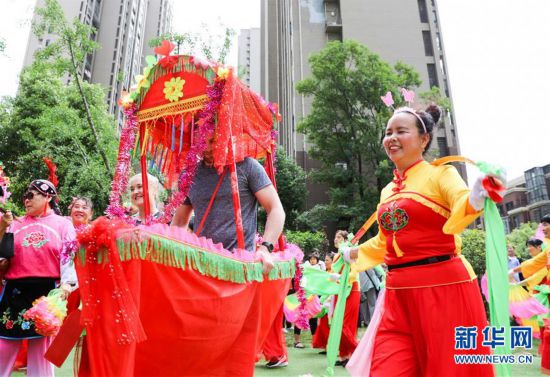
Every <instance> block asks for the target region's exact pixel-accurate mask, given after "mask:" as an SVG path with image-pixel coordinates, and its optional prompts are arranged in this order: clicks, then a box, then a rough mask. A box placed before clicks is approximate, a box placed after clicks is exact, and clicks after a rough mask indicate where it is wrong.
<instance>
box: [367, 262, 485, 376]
mask: <svg viewBox="0 0 550 377" xmlns="http://www.w3.org/2000/svg"><path fill="white" fill-rule="evenodd" d="M407 269H412V268H407ZM385 304H386V307H385V311H384V314H383V317H382V320H381V323H380V326H379V328H378V332H377V334H376V340H375V343H374V354H373V360H372V365H371V376H374V377H379V376H391V377H404V376H407V377H409V376H426V377H430V376H433V377H436V376H445V377H458V376H476V377H478V376H493V375H494V371H493V366H492V365H488V364H470V365H460V364H458V365H457V364H456V363H455V361H454V355H455V354H490V348H486V347H482V346H481V342H482V340H483V337H482V332H481V331H482V330H483V328H484V327H485V326H487V319H486V315H485V310H484V307H483V303H482V301H481V294H480V292H479V287H478V284H477V281H476V280H473V281H467V282H463V283H456V284H449V285H441V286H435V287H427V288H403V289H391V288H390V287H389V286H388V290H387V293H386V301H385ZM458 326H466V327H467V326H470V327H471V326H477V329H478V331H477V334H478V335H477V349H474V350H455V327H458Z"/></svg>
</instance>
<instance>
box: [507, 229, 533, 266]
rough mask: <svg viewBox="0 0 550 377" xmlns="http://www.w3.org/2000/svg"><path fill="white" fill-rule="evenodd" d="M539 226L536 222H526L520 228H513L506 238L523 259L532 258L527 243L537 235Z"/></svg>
mask: <svg viewBox="0 0 550 377" xmlns="http://www.w3.org/2000/svg"><path fill="white" fill-rule="evenodd" d="M537 226H538V224H537V223H534V222H528V223H524V224H521V225H520V226H519V228H516V229H514V230H512V232H511V233H510V234H508V235H507V236H506V240H507V241H508V243H509V244H510V245H512V246H513V247H514V250H515V251H516V254H517V255H518V256H519V257H520V258H521V259H522V260H527V259H529V258H531V256H530V255H529V251H528V250H527V246H526V245H525V243H526V242H527V240H528V239H529V238H531V237H533V236H534V235H535V232H536V230H537Z"/></svg>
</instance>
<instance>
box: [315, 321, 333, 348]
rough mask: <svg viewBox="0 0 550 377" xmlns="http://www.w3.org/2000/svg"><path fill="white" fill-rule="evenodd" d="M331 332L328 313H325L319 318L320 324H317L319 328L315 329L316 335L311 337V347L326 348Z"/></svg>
mask: <svg viewBox="0 0 550 377" xmlns="http://www.w3.org/2000/svg"><path fill="white" fill-rule="evenodd" d="M329 332H330V327H329V325H328V315H325V316H322V317H321V318H319V325H318V326H317V330H315V335H313V338H312V339H311V347H313V348H321V349H326V348H327V342H328V334H329Z"/></svg>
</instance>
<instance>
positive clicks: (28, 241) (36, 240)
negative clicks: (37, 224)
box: [21, 231, 50, 249]
mask: <svg viewBox="0 0 550 377" xmlns="http://www.w3.org/2000/svg"><path fill="white" fill-rule="evenodd" d="M49 241H50V240H49V239H48V238H46V235H45V234H44V233H42V232H40V231H37V232H31V233H27V234H26V235H25V238H24V239H23V242H22V243H21V245H23V246H24V247H28V246H33V247H35V248H37V249H39V248H41V247H42V246H44V245H45V244H46V243H48V242H49Z"/></svg>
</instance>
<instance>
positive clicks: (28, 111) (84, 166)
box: [0, 62, 117, 209]
mask: <svg viewBox="0 0 550 377" xmlns="http://www.w3.org/2000/svg"><path fill="white" fill-rule="evenodd" d="M82 87H83V90H84V91H85V93H86V96H87V98H88V101H89V109H90V112H91V116H92V117H93V119H94V122H95V124H96V127H97V130H98V134H99V136H100V139H99V142H100V143H101V145H102V147H103V148H104V150H105V151H106V153H107V156H108V158H109V160H110V161H111V163H112V162H114V160H115V158H116V148H117V137H116V133H115V130H114V127H113V125H114V120H113V119H112V117H111V116H110V115H108V113H107V109H106V105H105V100H104V97H105V95H104V92H103V89H102V88H101V87H100V86H98V85H92V84H89V83H85V82H83V83H82ZM0 108H4V109H6V108H8V110H4V111H5V112H4V114H3V115H0V161H3V162H4V164H5V165H6V171H7V174H8V175H9V176H10V177H12V187H11V191H12V192H13V196H14V200H18V199H20V198H21V196H22V194H23V192H24V190H25V189H26V187H27V185H28V184H29V183H30V181H31V180H33V179H37V178H47V177H48V172H47V169H46V166H45V164H44V162H43V161H42V158H43V157H50V158H51V159H52V160H53V161H54V163H55V164H56V165H57V168H58V170H57V175H58V177H59V186H58V189H59V191H60V198H61V204H62V206H66V205H67V204H68V203H69V202H70V200H71V197H72V196H76V195H87V196H90V197H91V198H92V199H93V200H94V202H95V204H96V209H97V208H100V209H103V208H104V207H105V206H106V204H107V200H108V193H109V189H110V178H109V175H108V174H107V173H108V172H107V170H106V168H105V166H104V165H103V163H102V160H101V157H100V156H99V154H98V152H97V149H96V148H95V139H94V137H93V136H92V134H91V131H90V128H89V127H88V125H87V122H86V116H85V114H84V113H85V109H84V108H83V105H82V101H81V98H80V93H79V89H77V88H76V87H75V85H69V86H67V85H65V84H64V83H63V81H62V78H61V76H60V75H59V73H58V72H57V71H56V68H54V67H52V66H50V65H49V64H43V63H40V62H37V63H35V64H33V65H32V66H30V67H28V68H26V69H25V70H24V71H23V72H22V74H21V77H20V84H19V92H18V94H17V96H16V97H15V98H14V99H13V100H4V101H3V102H2V105H1V106H0ZM0 113H2V111H1V110H0Z"/></svg>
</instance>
